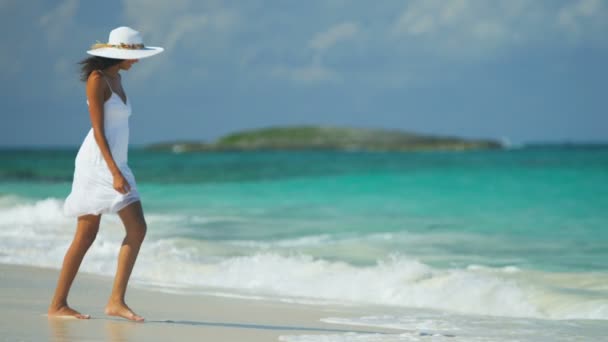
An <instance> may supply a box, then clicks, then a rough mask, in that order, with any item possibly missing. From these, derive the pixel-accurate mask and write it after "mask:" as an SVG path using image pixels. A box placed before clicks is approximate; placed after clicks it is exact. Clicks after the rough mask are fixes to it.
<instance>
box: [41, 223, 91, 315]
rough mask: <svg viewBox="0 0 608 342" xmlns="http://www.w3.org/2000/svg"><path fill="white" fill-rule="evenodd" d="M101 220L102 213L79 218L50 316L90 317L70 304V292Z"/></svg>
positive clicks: (64, 259) (51, 306) (50, 308)
mask: <svg viewBox="0 0 608 342" xmlns="http://www.w3.org/2000/svg"><path fill="white" fill-rule="evenodd" d="M100 220H101V215H85V216H80V217H79V218H78V225H77V228H76V234H75V235H74V240H73V241H72V244H71V245H70V248H68V251H67V252H66V254H65V257H64V258H63V266H62V267H61V272H60V274H59V280H58V281H57V288H56V289H55V295H54V296H53V300H52V302H51V305H50V306H49V311H48V315H49V316H74V317H76V318H82V319H86V318H89V317H90V316H89V315H82V314H81V313H80V312H78V311H76V310H74V309H72V308H70V307H69V306H68V293H69V292H70V287H71V286H72V282H73V281H74V278H75V277H76V274H77V273H78V269H79V268H80V264H81V263H82V259H83V258H84V255H85V254H86V253H87V250H88V249H89V247H91V245H92V244H93V241H95V237H96V236H97V232H98V231H99V221H100Z"/></svg>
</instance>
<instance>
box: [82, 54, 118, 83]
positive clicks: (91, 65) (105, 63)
mask: <svg viewBox="0 0 608 342" xmlns="http://www.w3.org/2000/svg"><path fill="white" fill-rule="evenodd" d="M122 61H124V59H114V58H106V57H98V56H91V57H87V58H85V59H83V60H81V61H80V62H78V64H80V65H82V66H81V67H80V80H81V81H83V82H86V81H87V80H88V79H89V75H91V72H93V70H103V69H105V68H109V67H111V66H113V65H116V64H118V63H120V62H122Z"/></svg>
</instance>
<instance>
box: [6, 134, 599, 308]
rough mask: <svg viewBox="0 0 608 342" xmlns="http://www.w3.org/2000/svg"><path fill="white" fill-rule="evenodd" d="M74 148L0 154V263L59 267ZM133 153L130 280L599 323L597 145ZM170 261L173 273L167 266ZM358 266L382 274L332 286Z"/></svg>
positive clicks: (107, 268)
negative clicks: (139, 236)
mask: <svg viewBox="0 0 608 342" xmlns="http://www.w3.org/2000/svg"><path fill="white" fill-rule="evenodd" d="M75 153H76V151H75V150H64V151H54V150H36V151H31V150H30V151H6V150H5V151H0V165H1V166H0V226H2V227H1V228H2V229H3V233H2V234H3V235H2V236H0V237H3V238H4V242H2V243H1V246H0V247H2V248H3V249H4V250H5V252H4V253H3V252H0V262H8V263H24V264H35V265H40V266H50V267H58V266H59V265H60V260H61V257H62V253H63V252H64V251H65V250H64V249H63V248H64V247H65V245H66V244H67V243H68V242H69V236H70V234H72V232H73V229H74V227H73V225H74V224H73V220H71V219H67V218H64V217H62V216H61V205H62V201H63V199H64V198H65V196H66V195H67V193H68V192H69V190H70V181H71V175H72V172H73V162H74V157H75ZM129 164H130V166H131V168H132V170H133V172H134V174H135V176H136V179H137V182H138V188H139V191H140V193H141V195H142V201H143V204H144V209H145V212H146V215H147V219H148V223H149V235H148V238H147V240H146V245H147V247H144V249H143V252H142V253H144V256H142V259H143V261H138V265H142V266H138V269H139V271H136V273H135V274H134V276H135V277H136V279H139V280H140V281H141V282H142V283H148V284H156V285H158V286H161V287H170V286H171V287H189V288H190V287H192V288H199V287H208V286H212V287H220V288H224V289H232V290H235V291H236V290H239V291H240V290H246V291H252V292H255V293H262V294H263V293H266V294H268V293H279V294H281V295H284V296H287V297H314V298H321V299H325V300H354V301H366V302H373V303H380V304H385V303H387V302H391V303H394V302H396V303H398V304H399V303H401V304H402V305H403V306H415V307H428V308H439V309H445V310H448V311H450V310H453V311H458V312H465V313H475V314H491V315H494V314H495V315H507V316H516V317H519V316H523V317H541V318H596V319H608V285H607V282H606V280H607V279H608V147H607V146H587V147H584V146H579V147H576V146H570V147H527V148H521V149H514V150H505V151H477V152H457V153H453V152H421V153H360V152H352V153H343V152H299V153H288V152H259V153H236V152H231V153H206V154H174V153H160V152H148V151H144V150H137V149H134V150H131V151H130V155H129ZM40 226H48V227H47V228H44V229H42V228H40ZM106 226H107V227H110V228H108V231H109V233H107V234H109V235H107V237H105V238H104V237H103V236H102V237H101V242H99V245H100V246H99V248H100V250H102V249H103V248H105V246H106V245H104V243H109V241H113V239H115V237H114V236H115V235H117V234H118V235H119V234H120V230H119V229H118V228H119V227H120V222H118V221H117V220H116V218H108V221H107V224H106ZM102 229H103V228H102ZM28 232H29V233H31V236H33V237H34V238H40V241H38V240H36V241H38V242H37V243H38V244H39V246H41V248H51V247H52V246H55V245H56V247H55V248H56V250H55V249H53V252H52V253H51V255H53V258H51V259H50V261H49V258H48V254H46V255H43V254H41V253H37V252H36V251H33V250H32V249H31V248H26V247H24V245H23V244H22V243H20V242H19V240H18V239H17V237H18V236H19V234H26V233H28ZM29 233H28V234H29ZM112 234H114V235H112ZM0 235H1V234H0ZM43 237H44V239H43ZM104 239H105V240H104ZM98 240H99V239H98ZM53 244H54V245H53ZM146 248H147V249H146ZM53 253H54V254H53ZM104 253H105V252H99V254H97V255H98V257H96V258H97V259H93V261H91V264H89V266H85V267H89V271H92V272H97V273H102V274H105V273H108V274H111V272H112V269H113V268H112V267H111V263H112V262H113V260H114V259H115V255H114V254H113V252H112V253H110V252H108V254H107V257H106V255H105V254H104ZM145 253H149V256H148V257H147V258H146V257H145ZM155 258H158V260H160V261H158V260H157V259H155ZM160 258H162V260H161V259H160ZM142 259H140V260H142ZM146 260H149V263H147V261H146ZM154 260H157V261H158V262H153V261H154ZM175 264H178V265H180V267H181V270H182V271H183V272H181V273H179V274H177V273H174V272H175V270H173V269H172V267H174V265H175ZM138 272H139V273H138ZM277 272H278V273H279V274H283V276H282V277H279V276H278V275H277ZM362 276H364V277H368V276H369V277H375V278H378V279H382V281H381V282H380V284H376V285H374V286H375V287H366V286H368V285H365V286H363V285H361V287H355V288H353V289H352V291H351V292H352V293H349V294H348V295H346V294H344V293H339V292H335V291H334V290H330V288H332V287H337V288H340V287H344V286H347V284H351V283H353V282H356V281H357V280H356V279H359V278H358V277H362ZM277 277H278V278H277ZM395 277H396V278H395ZM428 279H433V281H432V282H431V281H429V282H427V280H428ZM444 281H445V284H444V283H443V282H444ZM304 283H306V286H304V285H303V284H304ZM438 283H439V284H440V285H438ZM448 283H449V284H448ZM277 284H280V286H279V285H277ZM454 284H461V286H463V288H466V291H464V292H461V295H462V296H464V298H465V299H466V300H467V303H469V304H464V303H459V302H458V303H456V302H454V303H452V302H449V301H446V300H445V298H451V297H449V296H450V295H451V294H452V293H453V289H452V288H451V286H453V285H454ZM348 286H350V285H348ZM369 286H371V285H369ZM413 292H415V293H419V296H418V297H417V298H416V300H414V299H412V297H411V293H413ZM446 296H447V297H446ZM492 296H493V297H497V298H500V299H501V302H496V303H494V302H492V300H489V299H488V297H492ZM504 302H507V303H508V304H505V303H504ZM470 303H479V307H475V305H472V304H470Z"/></svg>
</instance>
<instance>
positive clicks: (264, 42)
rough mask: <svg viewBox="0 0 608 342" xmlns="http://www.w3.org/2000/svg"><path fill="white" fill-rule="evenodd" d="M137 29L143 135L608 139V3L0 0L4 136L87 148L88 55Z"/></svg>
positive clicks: (139, 130) (127, 81)
mask: <svg viewBox="0 0 608 342" xmlns="http://www.w3.org/2000/svg"><path fill="white" fill-rule="evenodd" d="M118 26H130V27H132V28H134V29H136V30H138V31H140V32H141V33H142V35H143V38H144V43H145V44H146V45H150V46H162V47H164V48H165V52H164V53H162V54H160V55H158V56H155V57H152V58H149V59H143V60H141V61H140V62H139V63H138V64H136V65H134V67H133V68H132V69H131V70H130V71H128V72H124V74H123V86H124V88H125V89H126V92H127V95H128V96H129V99H130V101H131V103H132V107H133V115H132V116H131V144H132V145H139V146H141V145H145V144H149V143H155V142H166V141H213V140H215V139H217V138H218V137H220V136H222V135H225V134H228V133H231V132H235V131H240V130H245V129H254V128H262V127H271V126H272V127H274V126H288V125H330V126H348V127H364V128H365V127H368V128H386V129H397V130H403V131H408V132H415V133H425V134H436V135H448V136H458V137H465V138H490V139H498V140H508V141H510V142H512V143H516V144H518V143H528V142H606V141H608V110H607V109H608V102H607V98H608V96H607V94H608V92H607V91H606V89H607V87H606V83H607V80H608V65H607V63H606V62H607V61H608V1H602V0H563V1H560V0H546V1H544V0H493V1H487V0H380V1H371V0H352V1H348V0H307V1H300V0H267V1H261V0H233V1H230V0H172V1H165V0H125V1H78V0H56V1H49V0H47V1H44V0H28V1H21V0H0V28H1V30H0V41H2V42H3V44H4V47H3V48H2V49H1V50H0V94H2V95H1V96H2V99H1V101H0V115H1V123H0V147H35V146H39V147H58V146H64V147H77V146H78V145H79V144H80V143H81V142H82V140H83V138H84V136H85V135H86V133H87V131H88V130H89V128H90V121H89V114H88V111H87V105H86V97H85V92H84V83H82V82H80V81H79V70H78V65H77V63H78V62H79V61H80V60H82V59H84V58H86V56H87V55H86V50H88V49H89V47H90V46H91V45H92V44H93V43H95V42H97V41H100V42H106V41H107V39H108V34H109V32H110V30H111V29H113V28H115V27H118Z"/></svg>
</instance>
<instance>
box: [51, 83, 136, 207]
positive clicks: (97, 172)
mask: <svg viewBox="0 0 608 342" xmlns="http://www.w3.org/2000/svg"><path fill="white" fill-rule="evenodd" d="M104 79H105V76H104ZM105 80H106V83H108V87H110V90H111V91H112V95H111V96H110V98H109V99H108V100H107V101H106V102H105V103H104V105H103V111H104V120H103V122H104V131H105V137H106V140H107V141H108V146H109V147H110V151H111V152H112V157H113V158H114V161H115V162H116V165H117V166H118V168H119V169H120V172H121V173H122V175H123V176H124V177H125V178H126V180H127V181H128V182H129V185H130V186H131V191H130V192H129V193H127V194H121V193H119V192H118V191H116V190H115V189H114V187H113V183H114V177H113V176H112V173H111V172H110V169H109V168H108V165H107V164H106V161H105V160H104V158H103V155H102V154H101V150H100V149H99V146H98V145H97V142H96V141H95V137H94V134H93V128H91V129H90V130H89V133H88V134H87V136H86V137H85V139H84V141H83V142H82V145H81V146H80V149H79V150H78V154H77V155H76V161H75V168H74V180H73V182H72V191H71V193H70V194H69V195H68V197H67V198H66V200H65V202H64V205H63V213H64V215H66V216H70V217H78V216H82V215H87V214H93V215H99V214H104V213H116V212H118V211H120V210H121V209H123V208H124V207H126V206H127V205H129V204H131V203H134V202H137V201H139V199H140V198H139V193H138V192H137V185H136V183H135V176H133V173H132V172H131V169H130V168H129V166H128V165H127V159H128V149H129V116H131V104H130V102H129V99H128V98H127V101H126V103H124V102H123V101H122V99H121V98H120V96H118V94H116V93H115V92H114V90H113V89H112V86H110V83H109V82H108V80H107V79H105ZM88 103H89V102H88V100H87V104H88Z"/></svg>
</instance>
